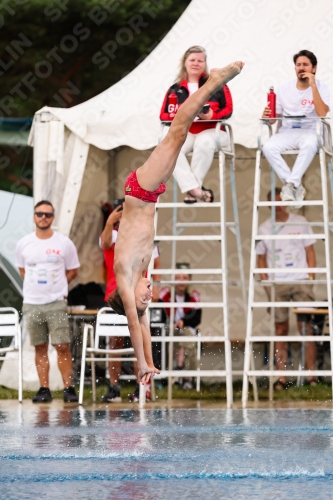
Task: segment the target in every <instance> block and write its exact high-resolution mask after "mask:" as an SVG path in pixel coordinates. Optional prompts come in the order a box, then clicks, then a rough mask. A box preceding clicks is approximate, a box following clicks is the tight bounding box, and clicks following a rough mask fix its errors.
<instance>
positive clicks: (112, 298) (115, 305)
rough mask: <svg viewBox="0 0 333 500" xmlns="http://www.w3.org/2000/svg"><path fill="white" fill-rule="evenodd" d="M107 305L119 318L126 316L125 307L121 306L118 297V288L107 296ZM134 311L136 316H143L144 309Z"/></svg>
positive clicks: (120, 300) (121, 303)
mask: <svg viewBox="0 0 333 500" xmlns="http://www.w3.org/2000/svg"><path fill="white" fill-rule="evenodd" d="M108 304H109V306H110V307H112V309H113V310H114V311H116V313H117V314H120V315H121V316H126V313H125V307H124V304H123V301H122V299H121V297H120V294H119V292H118V288H116V289H115V290H114V291H113V292H112V293H111V294H110V295H109V296H108ZM136 311H137V313H138V316H143V315H144V314H145V312H146V308H144V309H138V308H136Z"/></svg>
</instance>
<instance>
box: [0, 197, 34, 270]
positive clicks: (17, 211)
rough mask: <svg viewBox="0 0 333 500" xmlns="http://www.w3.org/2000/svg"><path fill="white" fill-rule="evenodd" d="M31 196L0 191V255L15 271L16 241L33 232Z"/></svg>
mask: <svg viewBox="0 0 333 500" xmlns="http://www.w3.org/2000/svg"><path fill="white" fill-rule="evenodd" d="M33 210H34V206H33V199H32V198H31V196H24V195H22V194H15V193H8V192H7V191H0V253H1V255H3V256H4V257H5V258H6V259H7V260H8V261H9V262H10V263H11V265H12V266H13V267H14V268H15V269H16V263H15V247H16V243H17V242H18V240H20V239H21V238H23V236H25V235H26V234H28V233H31V232H32V231H33V230H34V224H33Z"/></svg>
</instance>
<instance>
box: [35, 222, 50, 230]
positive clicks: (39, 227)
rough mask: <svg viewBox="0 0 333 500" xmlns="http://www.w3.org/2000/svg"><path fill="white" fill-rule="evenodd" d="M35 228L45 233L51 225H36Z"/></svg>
mask: <svg viewBox="0 0 333 500" xmlns="http://www.w3.org/2000/svg"><path fill="white" fill-rule="evenodd" d="M36 226H37V227H38V229H40V230H41V231H46V229H49V228H50V227H51V224H48V225H47V226H39V225H38V224H36Z"/></svg>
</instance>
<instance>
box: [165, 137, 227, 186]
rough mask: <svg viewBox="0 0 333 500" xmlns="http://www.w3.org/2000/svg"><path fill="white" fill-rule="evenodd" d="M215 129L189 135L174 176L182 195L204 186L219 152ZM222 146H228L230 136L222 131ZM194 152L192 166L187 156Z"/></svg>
mask: <svg viewBox="0 0 333 500" xmlns="http://www.w3.org/2000/svg"><path fill="white" fill-rule="evenodd" d="M215 134H216V132H215V128H211V129H208V130H203V131H202V132H200V133H199V134H192V133H190V132H189V133H188V135H187V139H186V141H185V142H184V145H183V147H182V149H181V150H180V153H179V156H178V160H177V163H176V167H175V170H174V172H173V175H174V177H175V179H176V181H177V183H178V185H179V187H180V190H181V192H182V193H186V192H187V191H190V190H191V189H194V188H198V187H200V188H201V186H202V183H203V180H204V178H205V175H206V174H207V172H208V170H209V168H210V166H211V164H212V161H213V157H214V152H215V151H216V150H217V148H216V142H215ZM220 138H221V144H222V146H223V147H225V146H227V145H228V135H227V133H226V132H224V131H222V130H221V131H220ZM191 151H193V155H192V161H191V165H190V164H189V162H188V160H187V158H186V155H187V154H188V153H190V152H191Z"/></svg>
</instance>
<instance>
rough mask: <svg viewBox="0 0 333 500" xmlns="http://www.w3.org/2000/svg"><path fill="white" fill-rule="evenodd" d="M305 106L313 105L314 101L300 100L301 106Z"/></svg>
mask: <svg viewBox="0 0 333 500" xmlns="http://www.w3.org/2000/svg"><path fill="white" fill-rule="evenodd" d="M306 104H314V100H313V99H312V101H311V99H302V106H305V105H306Z"/></svg>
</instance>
